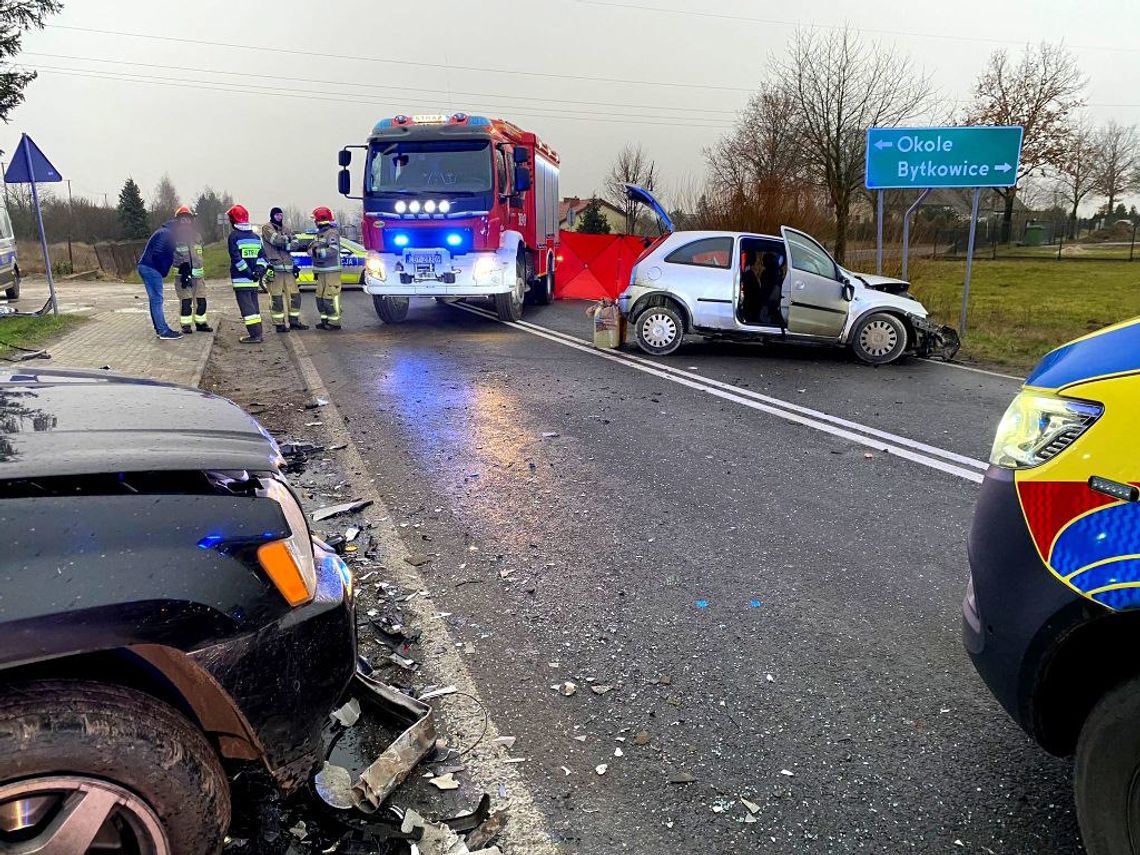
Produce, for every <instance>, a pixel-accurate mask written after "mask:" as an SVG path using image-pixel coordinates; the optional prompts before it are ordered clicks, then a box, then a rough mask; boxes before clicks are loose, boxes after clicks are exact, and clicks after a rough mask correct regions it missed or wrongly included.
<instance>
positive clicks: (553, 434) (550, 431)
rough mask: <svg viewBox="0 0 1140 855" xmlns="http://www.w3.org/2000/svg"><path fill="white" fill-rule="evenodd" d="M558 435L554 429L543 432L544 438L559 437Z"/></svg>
mask: <svg viewBox="0 0 1140 855" xmlns="http://www.w3.org/2000/svg"><path fill="white" fill-rule="evenodd" d="M558 436H559V434H557V433H555V432H554V431H552V430H548V431H546V432H545V433H543V435H542V438H543V439H557V438H558Z"/></svg>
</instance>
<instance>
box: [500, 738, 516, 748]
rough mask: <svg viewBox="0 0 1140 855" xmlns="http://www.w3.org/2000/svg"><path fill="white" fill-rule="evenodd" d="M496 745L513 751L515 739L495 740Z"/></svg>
mask: <svg viewBox="0 0 1140 855" xmlns="http://www.w3.org/2000/svg"><path fill="white" fill-rule="evenodd" d="M495 744H496V745H502V746H503V747H504V748H506V749H508V750H509V749H511V748H513V747H514V745H515V737H513V736H500V737H498V738H497V739H496V740H495Z"/></svg>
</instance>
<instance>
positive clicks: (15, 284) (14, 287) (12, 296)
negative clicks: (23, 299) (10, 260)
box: [4, 268, 20, 300]
mask: <svg viewBox="0 0 1140 855" xmlns="http://www.w3.org/2000/svg"><path fill="white" fill-rule="evenodd" d="M4 295H5V296H6V297H7V298H8V299H9V300H19V299H20V270H19V268H17V269H16V270H15V278H14V279H13V280H12V284H11V285H9V286H8V287H7V288H6V289H5V290H4Z"/></svg>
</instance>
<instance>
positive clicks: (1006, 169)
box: [994, 163, 1013, 172]
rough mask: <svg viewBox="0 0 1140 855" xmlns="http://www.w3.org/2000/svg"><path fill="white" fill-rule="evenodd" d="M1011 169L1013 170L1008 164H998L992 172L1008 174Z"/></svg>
mask: <svg viewBox="0 0 1140 855" xmlns="http://www.w3.org/2000/svg"><path fill="white" fill-rule="evenodd" d="M1011 169H1013V167H1012V166H1010V165H1009V164H1008V163H999V164H998V165H997V166H995V167H994V172H1009V171H1010V170H1011Z"/></svg>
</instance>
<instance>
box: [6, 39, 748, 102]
mask: <svg viewBox="0 0 1140 855" xmlns="http://www.w3.org/2000/svg"><path fill="white" fill-rule="evenodd" d="M21 57H46V58H49V59H67V60H73V61H75V62H98V63H105V64H110V65H115V66H119V65H133V66H137V67H139V68H157V69H161V70H165V71H190V72H194V73H198V74H224V75H230V76H236V77H243V78H249V77H258V78H262V79H266V80H275V81H289V82H294V83H315V84H318V85H321V86H354V87H358V88H362V89H376V90H383V91H389V90H393V91H401V92H421V93H427V94H430V95H463V96H467V97H472V98H506V99H510V100H516V101H533V100H534V98H531V97H528V96H526V95H510V94H507V93H503V92H459V91H455V90H452V91H450V92H448V91H445V90H442V89H424V88H420V87H414V86H389V85H380V84H376V83H359V82H357V81H351V80H328V79H321V78H315V77H288V76H285V75H281V74H258V73H256V72H244V71H219V70H216V69H213V68H195V67H193V66H186V65H170V64H168V63H154V62H130V61H127V60H117V59H103V58H101V57H95V56H72V55H68V54H57V53H37V52H35V51H26V52H24V53H22V54H21ZM76 70H85V69H76ZM92 70H95V69H92ZM542 101H543V102H544V103H552V104H576V105H583V106H593V107H619V108H622V109H637V110H675V111H681V112H687V113H711V114H714V115H716V116H718V117H721V118H724V117H726V116H727V117H732V116H735V113H734V112H733V111H731V110H723V109H722V110H711V109H708V108H705V107H674V106H670V105H666V104H628V103H622V102H616V101H580V100H574V99H569V98H549V97H545V96H544V97H543V98H542Z"/></svg>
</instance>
